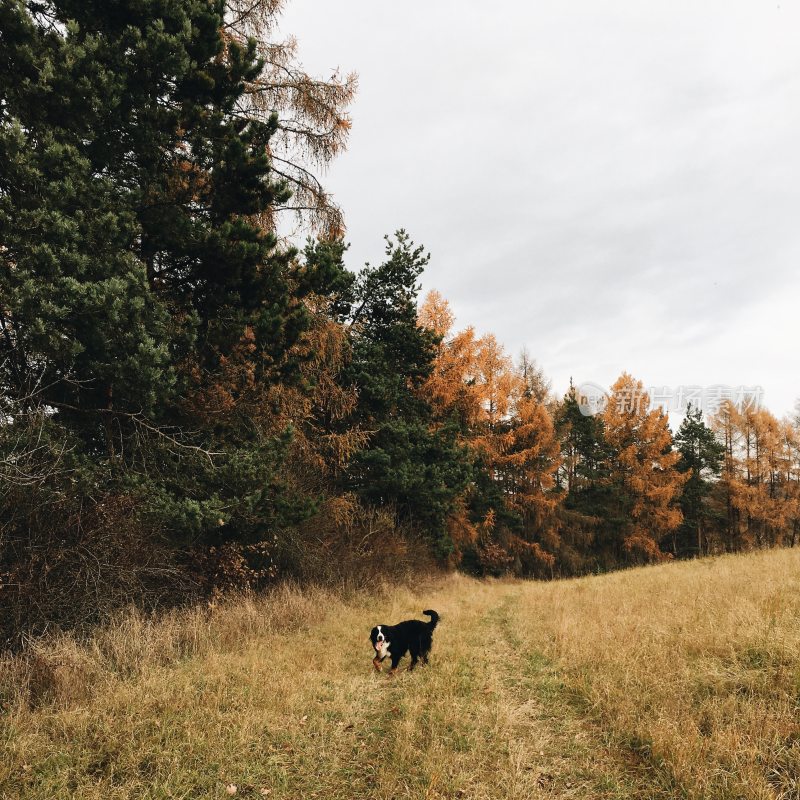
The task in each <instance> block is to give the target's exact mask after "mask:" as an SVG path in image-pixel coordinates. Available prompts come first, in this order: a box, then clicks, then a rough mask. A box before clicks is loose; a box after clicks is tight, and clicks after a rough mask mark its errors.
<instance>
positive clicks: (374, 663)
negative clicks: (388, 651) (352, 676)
mask: <svg viewBox="0 0 800 800" xmlns="http://www.w3.org/2000/svg"><path fill="white" fill-rule="evenodd" d="M381 661H383V659H382V658H381V657H380V656H375V658H373V659H372V666H373V667H375V671H376V672H380V671H381V669H382V667H381Z"/></svg>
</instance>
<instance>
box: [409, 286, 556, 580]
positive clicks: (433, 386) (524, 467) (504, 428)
mask: <svg viewBox="0 0 800 800" xmlns="http://www.w3.org/2000/svg"><path fill="white" fill-rule="evenodd" d="M419 323H420V325H422V326H424V327H426V328H428V329H430V330H432V331H434V332H435V333H436V334H437V336H439V337H441V340H440V343H439V345H438V350H437V354H436V359H435V362H434V367H433V371H432V373H431V375H430V377H429V378H428V380H427V381H426V383H425V385H424V386H423V395H424V397H425V399H426V400H427V401H428V402H429V403H430V404H431V405H432V406H433V407H434V408H435V409H436V410H437V412H438V414H439V415H440V416H441V417H447V416H448V415H450V414H456V415H457V418H458V419H459V421H460V422H461V425H462V428H463V431H464V433H463V435H464V440H465V442H466V444H467V445H468V446H469V447H470V448H471V449H472V450H473V451H474V453H475V456H476V458H478V459H479V460H480V462H481V465H482V468H483V469H486V470H487V471H488V472H489V474H491V475H492V476H493V480H494V483H495V484H496V486H497V488H498V497H499V498H501V502H502V504H503V506H504V509H502V510H504V512H505V515H506V516H507V515H508V514H511V515H513V516H515V517H516V518H518V519H519V520H520V523H521V524H520V527H519V529H517V530H514V531H512V530H510V529H508V528H507V526H506V525H504V526H500V523H499V521H498V520H499V519H500V518H501V516H504V515H501V514H500V511H501V509H500V508H493V507H490V508H489V510H488V511H486V512H484V513H483V514H482V515H480V516H479V517H478V518H476V517H475V515H474V514H473V515H472V517H471V516H470V514H469V511H468V508H467V505H468V503H467V498H462V501H461V502H460V503H459V504H458V505H457V507H456V510H455V511H454V513H453V514H452V515H451V519H450V523H449V526H448V529H449V532H450V536H451V538H452V539H453V542H454V544H455V546H456V548H457V550H459V551H460V550H461V549H462V548H463V547H464V546H466V545H469V544H473V543H476V542H477V543H478V546H479V549H480V559H481V562H482V563H483V565H484V568H486V569H487V571H489V572H502V571H505V570H506V569H507V568H509V567H510V566H511V565H512V564H514V562H515V561H516V562H517V564H518V569H522V568H524V566H525V564H527V566H528V567H529V568H531V566H532V565H533V569H534V570H538V569H540V568H542V567H544V568H545V569H551V568H552V567H553V565H554V562H555V557H554V556H553V555H552V553H550V552H548V551H547V550H546V549H545V548H543V546H542V544H543V543H544V542H545V541H546V544H547V546H549V548H551V549H555V548H557V540H558V534H557V524H556V519H555V510H556V508H557V507H558V505H559V495H558V494H557V493H556V492H555V491H554V488H555V474H556V472H557V470H558V468H559V464H560V461H559V442H558V438H557V436H556V434H555V428H554V425H553V420H552V417H551V415H550V412H549V410H548V409H547V407H546V406H545V404H544V402H543V400H542V397H541V396H537V394H535V393H534V392H533V391H532V390H531V386H532V385H537V384H535V383H534V381H535V379H536V378H537V376H536V375H535V374H534V372H533V370H531V361H530V359H529V358H528V357H527V354H524V358H523V359H522V363H521V365H520V368H517V367H515V365H514V363H513V360H512V359H511V357H510V356H509V355H508V354H507V353H506V351H505V349H504V348H503V346H502V345H501V344H500V343H499V342H498V341H497V339H496V338H495V336H493V335H492V334H487V335H485V336H482V337H480V338H477V337H476V336H475V332H474V330H473V329H472V328H467V329H466V330H464V331H461V332H458V333H453V323H454V315H453V313H452V311H451V310H450V307H449V304H448V303H447V301H446V300H445V299H444V298H443V297H442V296H441V295H440V294H439V293H438V292H431V293H429V294H428V296H427V297H426V299H425V301H424V303H423V304H422V305H421V307H420V311H419Z"/></svg>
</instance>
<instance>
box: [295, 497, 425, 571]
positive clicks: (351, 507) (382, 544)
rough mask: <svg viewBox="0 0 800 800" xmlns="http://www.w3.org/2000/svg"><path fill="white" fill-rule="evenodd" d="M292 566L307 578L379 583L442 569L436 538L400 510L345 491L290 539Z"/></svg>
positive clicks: (329, 502)
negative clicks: (425, 535) (364, 500)
mask: <svg viewBox="0 0 800 800" xmlns="http://www.w3.org/2000/svg"><path fill="white" fill-rule="evenodd" d="M286 558H287V564H286V569H287V570H288V571H289V573H290V574H292V575H294V576H296V577H297V578H298V580H301V581H312V582H315V583H321V584H323V585H338V586H342V585H346V586H351V587H364V586H369V587H373V586H375V585H376V582H379V581H381V580H383V579H384V577H385V576H387V575H390V576H391V577H392V580H394V581H397V582H398V583H399V582H403V581H406V580H409V579H415V578H417V577H419V576H420V575H425V574H430V573H433V572H437V571H439V567H438V566H437V563H436V560H435V558H434V556H433V555H432V552H431V546H430V542H429V541H428V540H426V539H424V538H422V537H421V536H419V535H418V534H417V533H415V532H414V531H413V530H412V529H410V528H409V527H408V526H406V525H403V524H402V523H401V522H399V521H398V519H397V516H396V514H395V513H394V511H392V510H390V509H385V508H370V507H367V506H363V505H361V504H360V503H359V502H358V501H357V500H356V499H355V498H354V497H352V496H350V495H345V496H342V497H334V498H331V499H330V500H328V501H326V502H325V504H324V505H323V507H322V509H321V510H320V512H319V513H318V514H316V515H315V516H314V517H313V518H312V519H311V520H309V522H307V523H305V524H304V525H303V526H302V527H301V528H300V529H299V531H298V532H297V534H296V536H295V538H293V539H292V540H291V541H290V542H289V548H288V550H287V553H286Z"/></svg>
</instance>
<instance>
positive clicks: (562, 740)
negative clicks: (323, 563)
mask: <svg viewBox="0 0 800 800" xmlns="http://www.w3.org/2000/svg"><path fill="white" fill-rule="evenodd" d="M742 587H746V595H743V588H742ZM422 608H435V609H436V610H437V611H439V612H440V613H441V615H442V622H441V625H440V626H439V628H438V629H437V631H436V635H435V640H434V650H433V655H432V659H431V664H430V666H429V667H424V668H420V669H418V670H416V671H414V672H400V673H398V674H397V676H395V677H394V678H391V677H389V676H388V675H387V674H386V673H383V674H380V675H379V674H377V673H375V672H374V670H373V669H372V665H371V652H370V645H369V642H368V639H367V636H368V632H369V630H370V628H371V627H372V625H373V624H375V623H377V622H387V623H391V622H395V621H398V620H402V619H406V618H409V617H412V616H415V617H417V618H419V616H420V612H421V610H422ZM798 618H800V552H789V553H774V554H764V555H758V556H750V557H742V558H739V559H721V560H719V561H718V562H697V563H692V564H684V565H673V566H664V567H658V568H651V569H648V570H639V571H631V572H628V573H624V574H619V575H608V576H600V577H597V578H587V579H583V580H580V581H565V582H560V583H551V584H543V583H514V582H491V581H486V582H478V581H474V580H470V579H468V578H464V577H461V576H452V577H450V578H447V579H446V580H444V581H442V582H441V583H439V584H436V585H431V586H426V587H422V588H420V589H418V590H417V591H414V592H412V591H410V590H405V589H402V590H393V591H392V592H391V593H389V594H387V595H385V596H384V597H383V599H375V598H368V597H366V596H364V595H361V596H358V597H356V598H350V599H349V600H346V601H345V600H342V599H341V598H338V597H336V596H335V595H332V594H329V593H324V592H316V593H315V592H313V591H295V590H287V591H286V592H285V593H283V594H278V595H275V596H272V597H270V598H264V599H260V600H255V599H252V600H245V601H238V602H237V603H232V604H230V605H228V606H223V607H222V608H220V609H217V610H215V611H214V612H213V613H211V614H208V613H205V612H202V611H198V612H191V613H183V612H182V615H179V616H177V617H176V618H175V619H174V620H173V621H172V622H170V621H169V620H167V621H161V622H158V623H155V624H154V625H152V626H149V627H148V625H143V624H142V623H141V622H137V621H136V620H134V621H133V622H128V623H124V624H122V623H121V624H120V625H119V626H118V627H117V628H111V629H109V630H108V631H106V632H100V633H98V637H97V639H96V640H93V642H92V643H89V644H86V645H79V644H77V643H75V642H71V640H65V641H61V640H59V641H58V642H55V643H53V645H52V646H51V649H50V650H49V651H45V652H44V656H42V657H43V658H45V657H46V658H47V659H49V662H48V663H50V664H51V665H52V669H53V675H54V676H55V677H54V678H53V680H54V689H53V693H52V697H51V699H50V700H47V699H45V700H44V701H40V702H39V703H38V705H37V706H36V707H35V708H30V707H27V706H26V705H25V704H24V703H23V702H18V703H16V704H14V703H9V702H8V701H7V704H6V706H5V708H4V709H3V713H2V716H0V798H2V800H62V799H63V800H71V799H72V798H76V799H77V798H79V800H123V799H124V800H127V798H136V800H167V798H169V799H170V800H178V799H180V800H207V798H227V797H240V798H264V797H266V798H270V799H271V800H313V799H314V798H317V799H318V800H350V799H351V798H357V799H358V800H361V799H362V798H363V800H400V799H401V798H404V799H405V800H419V798H429V799H431V800H432V799H433V798H453V799H454V800H455V799H457V798H470V799H471V800H501V799H503V800H505V799H506V798H508V799H509V800H523V799H524V800H529V799H530V798H607V799H609V800H610V799H611V798H616V799H617V800H622V798H642V799H645V798H653V800H658V799H660V798H674V797H686V798H688V799H689V800H700V799H701V798H702V800H709V799H711V798H713V800H732V799H733V798H748V799H750V798H752V800H777V799H778V798H780V800H789V798H796V797H798V796H800V795H798V793H797V792H798V787H799V786H800V784H798V781H797V775H798V774H800V717H799V716H798V714H800V700H798V698H800V694H798V687H800V633H798V629H797V619H798ZM170 626H172V627H170ZM406 663H407V662H406ZM0 677H2V676H0ZM2 685H3V683H2V681H0V687H2ZM6 685H8V684H6ZM0 699H2V698H0ZM229 791H230V792H233V793H229Z"/></svg>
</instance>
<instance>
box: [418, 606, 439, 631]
mask: <svg viewBox="0 0 800 800" xmlns="http://www.w3.org/2000/svg"><path fill="white" fill-rule="evenodd" d="M422 613H423V614H424V615H425V616H426V617H430V618H431V621H430V622H429V623H428V625H430V626H431V630H433V629H434V628H435V627H436V626H437V625H438V624H439V615H438V614H437V613H436V612H435V611H434V610H433V609H430V608H429V609H427V610H426V611H423V612H422Z"/></svg>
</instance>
